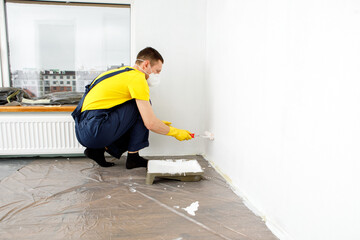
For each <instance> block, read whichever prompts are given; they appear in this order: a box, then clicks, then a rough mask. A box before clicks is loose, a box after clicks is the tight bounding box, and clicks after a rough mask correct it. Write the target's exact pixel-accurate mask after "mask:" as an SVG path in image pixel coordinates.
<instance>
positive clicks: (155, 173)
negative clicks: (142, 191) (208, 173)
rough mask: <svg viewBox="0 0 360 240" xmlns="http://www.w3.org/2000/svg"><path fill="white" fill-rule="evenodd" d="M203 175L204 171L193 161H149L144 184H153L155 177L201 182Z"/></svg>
mask: <svg viewBox="0 0 360 240" xmlns="http://www.w3.org/2000/svg"><path fill="white" fill-rule="evenodd" d="M203 174H204V171H203V170H202V168H201V166H200V164H199V163H198V161H197V160H195V159H191V160H189V159H177V160H172V159H168V160H149V162H148V167H147V174H146V184H153V182H154V179H155V177H158V178H166V179H175V180H179V181H182V182H196V181H200V180H201V176H202V175H203Z"/></svg>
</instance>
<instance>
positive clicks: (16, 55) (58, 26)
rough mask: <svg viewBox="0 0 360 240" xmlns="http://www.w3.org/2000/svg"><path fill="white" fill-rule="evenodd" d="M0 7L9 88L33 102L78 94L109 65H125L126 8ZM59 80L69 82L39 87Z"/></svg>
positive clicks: (10, 2) (69, 5) (127, 45)
mask: <svg viewBox="0 0 360 240" xmlns="http://www.w3.org/2000/svg"><path fill="white" fill-rule="evenodd" d="M5 6H6V17H7V19H6V23H7V31H8V46H9V63H10V64H9V65H10V76H11V77H10V86H12V87H20V88H23V89H26V90H27V92H29V93H30V94H31V95H33V96H37V97H40V96H42V95H44V94H47V93H51V92H58V91H78V92H84V90H85V86H86V85H87V84H89V83H90V82H91V81H92V80H93V79H94V76H95V77H96V76H98V75H99V74H100V73H102V72H104V71H106V70H108V69H109V68H110V67H111V66H114V65H116V66H123V65H130V7H129V5H116V4H94V3H90V4H88V3H87V4H82V3H65V2H64V3H59V2H57V3H52V2H46V3H44V2H43V1H15V0H7V1H6V5H5ZM90 26H91V27H90ZM94 33H99V34H94ZM89 39H91V41H89ZM90 49H91V51H90ZM65 78H66V79H72V81H66V83H65V82H64V81H60V82H59V81H50V82H45V84H44V85H45V86H44V85H43V84H42V81H44V79H53V80H56V79H65ZM67 85H71V87H67Z"/></svg>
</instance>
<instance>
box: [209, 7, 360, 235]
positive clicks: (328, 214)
mask: <svg viewBox="0 0 360 240" xmlns="http://www.w3.org/2000/svg"><path fill="white" fill-rule="evenodd" d="M359 26H360V2H359V1H351V0H331V1H321V0H291V1H289V0H272V1H266V0H254V1H244V0H242V1H235V0H233V1H231V0H225V1H221V3H220V2H219V1H214V0H208V2H207V38H206V41H207V64H206V84H205V85H206V86H207V89H206V92H207V96H206V99H207V103H208V104H207V113H208V115H206V116H207V117H206V121H205V124H206V127H207V128H209V129H210V130H211V131H213V132H214V134H215V141H214V142H211V143H208V144H207V147H206V154H207V158H208V159H209V160H212V161H214V162H215V164H216V165H218V166H219V168H220V169H221V170H222V171H223V172H224V173H225V174H227V175H228V176H229V177H230V179H232V181H233V182H232V183H233V184H234V185H235V186H236V187H237V189H238V190H239V192H241V195H242V196H244V197H245V198H247V200H248V202H249V203H250V204H251V205H252V206H253V207H254V208H256V209H257V211H258V212H260V213H261V214H262V215H263V216H264V217H265V219H266V220H267V223H268V225H269V226H270V227H271V229H272V230H273V231H275V232H276V233H277V235H278V236H279V237H281V239H293V240H320V239H321V240H323V239H326V240H332V239H334V240H338V239H347V240H355V239H360V231H359V226H360V219H359V217H358V216H359V215H360V204H359V203H360V188H359V186H358V185H359V183H360V174H359V172H360V161H359V159H360V147H359V146H360V106H359V105H360V104H359V103H360V27H359Z"/></svg>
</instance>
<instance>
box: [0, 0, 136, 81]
mask: <svg viewBox="0 0 360 240" xmlns="http://www.w3.org/2000/svg"><path fill="white" fill-rule="evenodd" d="M134 1H135V0H72V1H71V2H69V1H68V0H0V87H10V85H11V84H10V82H11V74H10V62H9V43H8V37H7V24H6V6H5V5H6V2H14V3H27V4H51V5H69V6H94V5H99V6H103V7H122V6H124V5H126V6H128V7H130V63H133V62H134V61H135V55H134V54H135V51H134V50H135V34H134V26H135V24H134V18H135V17H134V12H135V11H134Z"/></svg>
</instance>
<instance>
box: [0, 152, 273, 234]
mask: <svg viewBox="0 0 360 240" xmlns="http://www.w3.org/2000/svg"><path fill="white" fill-rule="evenodd" d="M175 158H178V157H161V158H152V159H175ZM182 158H186V159H197V160H198V161H199V163H200V164H201V166H202V168H203V169H204V171H205V174H204V178H203V180H201V181H199V182H180V181H176V180H167V179H156V180H155V182H154V184H153V185H146V184H145V177H146V169H144V168H141V169H133V170H126V169H125V167H124V163H125V159H124V158H122V159H120V160H115V159H111V158H109V159H108V160H110V161H115V163H116V165H115V166H114V167H111V168H101V167H99V166H97V165H96V164H94V162H93V161H91V160H89V159H86V158H45V159H43V158H37V159H10V160H5V159H0V238H1V239H169V240H185V239H201V240H204V239H206V240H209V239H244V240H250V239H251V240H260V239H262V240H275V239H277V238H276V237H275V236H274V235H273V234H272V233H271V232H270V231H269V230H268V229H267V227H266V226H265V224H264V223H263V222H262V220H261V219H260V218H259V217H257V216H255V215H254V214H253V213H252V212H250V211H249V210H248V209H247V208H246V207H245V206H244V204H243V203H242V201H241V199H240V198H239V197H238V196H237V195H235V194H234V193H233V192H232V191H231V189H230V188H229V186H228V184H227V183H226V181H225V180H224V179H223V178H222V177H221V176H220V175H219V174H218V173H217V172H216V171H215V170H214V169H213V168H212V167H211V166H210V165H209V164H208V162H206V161H205V160H204V159H203V158H202V157H201V156H187V157H182ZM194 203H198V204H199V207H198V210H197V211H196V212H194V214H195V215H194V216H193V215H191V214H190V212H189V211H187V207H189V206H191V204H194Z"/></svg>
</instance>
